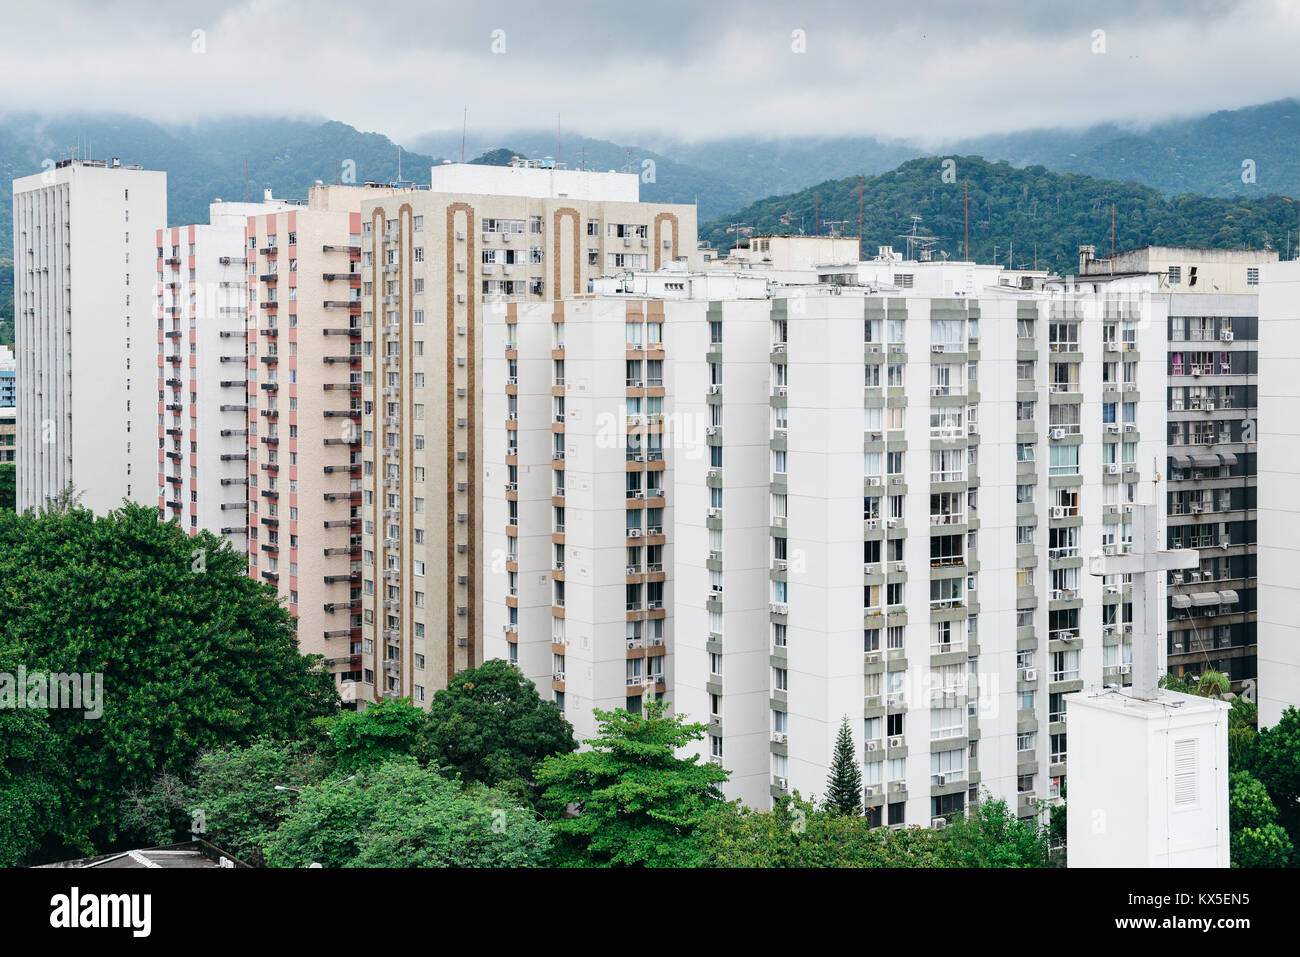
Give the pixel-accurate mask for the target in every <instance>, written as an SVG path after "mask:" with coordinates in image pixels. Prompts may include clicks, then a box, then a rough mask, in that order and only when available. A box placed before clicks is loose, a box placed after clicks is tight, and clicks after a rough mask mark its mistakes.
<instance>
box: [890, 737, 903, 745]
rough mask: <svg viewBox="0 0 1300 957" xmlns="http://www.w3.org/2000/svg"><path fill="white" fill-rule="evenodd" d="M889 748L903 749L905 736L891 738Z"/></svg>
mask: <svg viewBox="0 0 1300 957" xmlns="http://www.w3.org/2000/svg"><path fill="white" fill-rule="evenodd" d="M889 746H890V747H891V748H901V747H902V746H903V736H902V735H901V734H900V735H898V736H897V737H894V738H890V739H889Z"/></svg>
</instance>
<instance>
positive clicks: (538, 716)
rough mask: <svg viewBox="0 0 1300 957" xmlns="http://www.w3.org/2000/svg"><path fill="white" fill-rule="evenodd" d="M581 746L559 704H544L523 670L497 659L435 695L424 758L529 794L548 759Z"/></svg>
mask: <svg viewBox="0 0 1300 957" xmlns="http://www.w3.org/2000/svg"><path fill="white" fill-rule="evenodd" d="M577 747H578V745H577V742H576V741H574V740H573V727H572V726H571V725H570V724H569V722H567V721H565V720H564V716H563V715H562V714H561V713H560V710H559V708H558V707H556V705H555V702H553V701H543V700H542V698H541V695H539V694H538V693H537V688H536V687H535V686H534V685H533V683H532V682H531V681H529V680H528V679H527V678H525V677H524V676H523V674H522V673H521V672H520V671H519V669H518V668H515V667H514V666H513V665H511V664H509V663H508V662H505V661H502V660H500V659H494V660H492V661H488V662H485V663H484V664H482V665H480V666H479V667H477V668H471V669H469V670H468V671H463V672H461V673H460V674H459V675H457V676H456V680H455V682H453V683H452V684H451V685H449V686H448V687H446V688H444V689H442V690H441V691H439V692H437V693H436V694H435V695H434V696H433V698H432V700H431V701H430V702H429V716H428V720H427V721H426V722H425V723H424V724H423V725H422V727H421V733H420V745H419V755H420V757H421V758H422V759H423V760H426V761H429V762H432V763H433V764H436V765H438V766H439V767H441V768H446V769H449V770H453V771H455V772H457V773H458V774H459V775H460V776H461V777H462V778H463V779H464V780H466V781H477V782H479V783H481V784H489V785H492V786H493V787H501V788H505V789H506V790H509V791H511V792H513V793H524V789H525V788H528V787H531V785H532V778H533V768H534V767H535V766H536V765H537V763H538V762H539V761H541V760H542V758H544V757H546V756H547V755H551V754H568V753H569V752H571V751H575V750H577Z"/></svg>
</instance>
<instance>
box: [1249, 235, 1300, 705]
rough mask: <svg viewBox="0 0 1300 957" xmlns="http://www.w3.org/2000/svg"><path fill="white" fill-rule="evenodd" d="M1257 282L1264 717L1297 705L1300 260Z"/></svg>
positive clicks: (1270, 270) (1274, 268) (1264, 272)
mask: <svg viewBox="0 0 1300 957" xmlns="http://www.w3.org/2000/svg"><path fill="white" fill-rule="evenodd" d="M1260 276H1261V279H1262V281H1261V283H1260V287H1259V290H1260V291H1259V357H1260V358H1259V699H1258V700H1259V723H1260V727H1271V726H1273V725H1275V724H1277V722H1278V719H1279V718H1280V717H1281V716H1282V712H1284V711H1285V710H1286V709H1287V708H1291V707H1297V708H1300V621H1298V620H1297V618H1298V616H1297V614H1296V610H1297V608H1300V382H1297V377H1296V368H1297V364H1300V262H1297V261H1295V260H1292V261H1290V262H1280V263H1271V264H1269V265H1265V266H1264V267H1262V268H1261V270H1260Z"/></svg>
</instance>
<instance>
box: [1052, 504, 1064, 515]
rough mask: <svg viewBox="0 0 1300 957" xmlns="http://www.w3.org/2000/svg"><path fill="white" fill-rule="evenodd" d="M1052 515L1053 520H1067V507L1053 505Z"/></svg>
mask: <svg viewBox="0 0 1300 957" xmlns="http://www.w3.org/2000/svg"><path fill="white" fill-rule="evenodd" d="M1051 515H1052V518H1065V506H1064V505H1053V506H1052V512H1051Z"/></svg>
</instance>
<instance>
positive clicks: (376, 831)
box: [266, 757, 552, 867]
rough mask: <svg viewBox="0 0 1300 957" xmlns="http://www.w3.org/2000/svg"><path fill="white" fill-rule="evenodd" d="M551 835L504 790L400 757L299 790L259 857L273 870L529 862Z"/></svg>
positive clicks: (540, 859) (539, 857)
mask: <svg viewBox="0 0 1300 957" xmlns="http://www.w3.org/2000/svg"><path fill="white" fill-rule="evenodd" d="M551 840H552V836H551V832H550V829H549V828H548V827H547V826H546V825H545V824H544V823H542V822H541V821H538V820H537V818H536V817H535V815H534V814H533V813H532V812H531V811H530V810H529V809H528V808H525V807H519V806H516V805H515V802H514V801H513V800H512V799H511V798H510V797H508V796H507V795H504V794H502V793H500V792H498V791H493V790H492V789H490V788H485V787H483V786H481V785H477V784H468V785H467V784H465V783H463V782H460V781H456V780H451V779H448V778H446V777H444V776H442V775H441V774H439V773H438V771H437V769H436V768H432V767H427V768H426V767H421V766H420V764H419V763H418V762H417V761H415V760H414V759H413V758H409V757H408V758H405V759H401V758H397V759H391V760H388V761H385V762H384V763H382V764H378V765H372V766H368V767H363V768H361V769H360V770H359V771H358V772H357V774H356V776H355V777H353V778H347V779H343V780H338V779H337V778H334V779H329V780H326V781H323V782H321V783H320V784H318V785H309V786H307V787H304V788H303V789H302V792H301V794H300V795H299V796H298V799H297V801H295V803H294V805H293V808H292V810H291V811H290V812H289V814H288V815H287V817H286V818H285V820H284V823H282V824H281V825H280V827H279V829H278V830H277V831H276V832H275V834H274V836H273V837H271V839H270V840H269V841H268V842H267V846H266V856H267V862H268V863H269V864H270V865H271V866H272V867H306V866H308V865H309V864H312V863H318V864H321V865H323V866H325V867H536V866H540V865H543V864H545V863H546V862H547V859H548V853H549V850H550V846H551Z"/></svg>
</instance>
